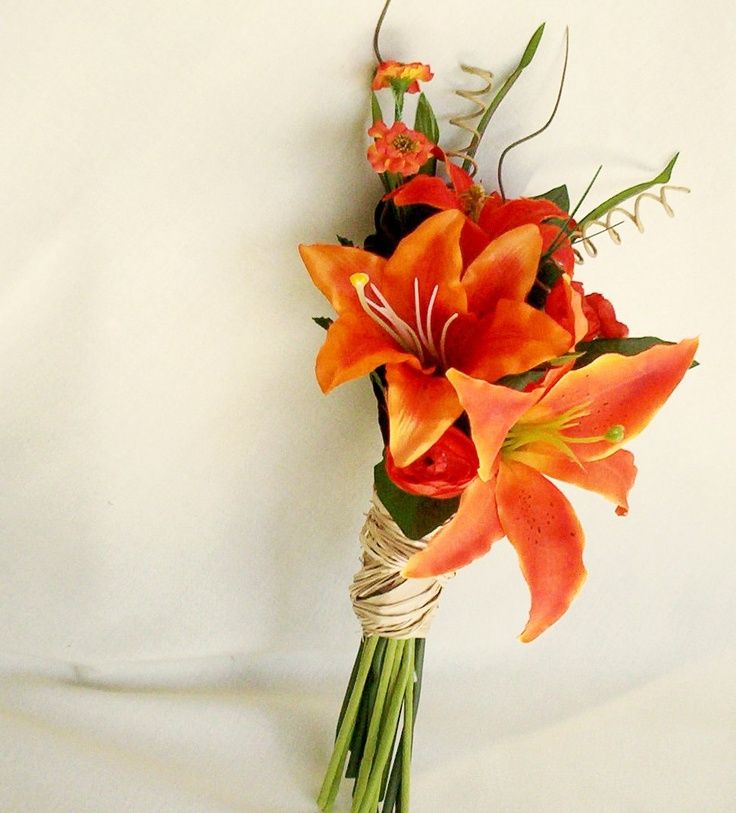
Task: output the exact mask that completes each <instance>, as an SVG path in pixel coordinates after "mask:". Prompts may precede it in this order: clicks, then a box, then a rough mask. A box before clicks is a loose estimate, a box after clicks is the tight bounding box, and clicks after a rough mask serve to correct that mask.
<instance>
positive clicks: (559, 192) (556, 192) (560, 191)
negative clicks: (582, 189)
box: [534, 184, 570, 212]
mask: <svg viewBox="0 0 736 813" xmlns="http://www.w3.org/2000/svg"><path fill="white" fill-rule="evenodd" d="M534 200H549V201H551V202H552V203H554V205H555V206H558V207H559V208H560V209H562V211H563V212H569V211H570V193H569V192H568V191H567V186H566V185H565V184H563V185H562V186H556V187H555V188H554V189H550V190H549V192H545V193H544V194H543V195H535V196H534Z"/></svg>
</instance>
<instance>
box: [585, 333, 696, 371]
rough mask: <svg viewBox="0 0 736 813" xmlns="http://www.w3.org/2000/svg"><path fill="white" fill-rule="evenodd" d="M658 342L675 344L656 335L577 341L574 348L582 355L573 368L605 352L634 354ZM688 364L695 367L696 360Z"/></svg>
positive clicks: (588, 362) (589, 361)
mask: <svg viewBox="0 0 736 813" xmlns="http://www.w3.org/2000/svg"><path fill="white" fill-rule="evenodd" d="M658 344H675V342H668V341H665V340H664V339H658V338H657V337H656V336H640V337H638V338H633V337H632V338H626V339H593V340H592V341H589V342H578V344H577V347H576V349H577V350H579V351H580V352H581V353H582V355H581V356H580V358H579V359H578V360H577V362H576V363H575V369H576V370H577V369H579V368H580V367H585V366H587V365H588V364H590V363H591V362H592V361H595V360H596V359H597V358H599V357H600V356H603V355H605V354H606V353H620V354H621V355H622V356H636V355H638V354H639V353H643V352H644V351H645V350H649V348H650V347H654V346H655V345H658ZM690 366H691V367H697V366H698V362H697V361H693V363H692V364H691V365H690Z"/></svg>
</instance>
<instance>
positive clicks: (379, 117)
mask: <svg viewBox="0 0 736 813" xmlns="http://www.w3.org/2000/svg"><path fill="white" fill-rule="evenodd" d="M371 120H372V121H373V123H374V124H377V123H378V122H379V121H383V110H381V103H380V102H379V101H378V96H376V94H375V93H374V92H373V91H371Z"/></svg>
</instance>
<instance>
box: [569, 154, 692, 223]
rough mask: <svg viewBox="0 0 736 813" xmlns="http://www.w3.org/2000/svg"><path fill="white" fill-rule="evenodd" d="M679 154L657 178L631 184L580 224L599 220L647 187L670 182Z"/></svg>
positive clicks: (580, 221)
mask: <svg viewBox="0 0 736 813" xmlns="http://www.w3.org/2000/svg"><path fill="white" fill-rule="evenodd" d="M679 155H680V153H679V152H678V153H675V155H674V157H673V158H672V160H671V161H670V162H669V163H668V164H667V166H666V167H665V168H664V169H663V170H662V171H661V172H660V173H659V175H657V177H656V178H652V180H651V181H644V183H640V184H636V186H630V187H629V188H628V189H624V190H623V192H619V193H618V194H617V195H614V196H613V197H611V198H609V199H608V200H606V201H604V202H603V203H601V204H600V206H596V207H595V209H593V211H592V212H588V214H587V215H585V217H584V218H582V219H581V220H579V221H578V226H579V227H580V228H583V226H585V225H586V224H587V223H590V222H592V221H593V220H598V218H599V217H603V215H605V214H607V213H608V212H610V211H611V209H615V208H616V206H618V205H619V204H621V203H623V202H624V201H625V200H628V199H629V198H633V197H634V195H640V194H641V193H642V192H646V191H647V189H651V187H653V186H657V185H658V184H663V183H668V182H669V180H670V178H671V177H672V170H673V169H674V167H675V163H676V162H677V158H678V157H679Z"/></svg>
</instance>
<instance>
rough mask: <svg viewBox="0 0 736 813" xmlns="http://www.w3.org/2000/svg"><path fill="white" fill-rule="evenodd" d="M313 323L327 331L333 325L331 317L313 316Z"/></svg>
mask: <svg viewBox="0 0 736 813" xmlns="http://www.w3.org/2000/svg"><path fill="white" fill-rule="evenodd" d="M312 321H313V322H315V323H316V324H318V325H319V326H320V327H321V328H323V329H324V330H327V328H329V326H330V325H331V324H332V321H333V320H332V319H330V317H329V316H313V317H312Z"/></svg>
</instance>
